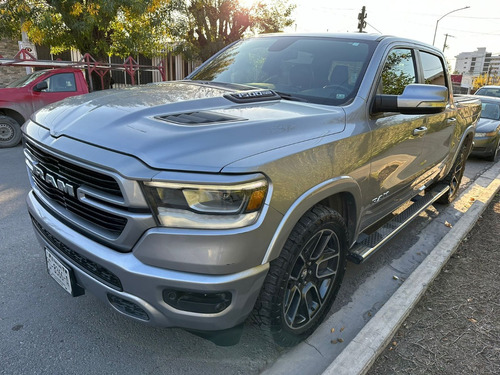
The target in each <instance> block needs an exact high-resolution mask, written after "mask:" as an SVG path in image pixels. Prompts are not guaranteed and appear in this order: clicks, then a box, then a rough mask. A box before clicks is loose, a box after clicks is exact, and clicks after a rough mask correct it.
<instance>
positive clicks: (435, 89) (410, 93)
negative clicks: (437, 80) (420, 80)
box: [373, 83, 448, 115]
mask: <svg viewBox="0 0 500 375" xmlns="http://www.w3.org/2000/svg"><path fill="white" fill-rule="evenodd" d="M447 104H448V89H447V88H446V87H445V86H439V85H424V84H417V83H414V84H411V85H408V86H406V88H405V89H404V91H403V93H402V94H401V95H376V96H375V102H374V103H373V112H401V113H403V114H407V115H414V114H415V115H417V114H429V113H439V112H442V111H444V109H445V108H446V105H447Z"/></svg>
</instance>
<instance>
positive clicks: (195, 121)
mask: <svg viewBox="0 0 500 375" xmlns="http://www.w3.org/2000/svg"><path fill="white" fill-rule="evenodd" d="M157 119H159V120H163V121H166V122H171V123H173V124H177V125H211V124H214V123H221V122H235V121H244V120H246V119H244V118H241V117H234V116H228V115H225V114H221V113H217V112H207V111H206V112H190V113H179V114H176V115H166V116H159V117H157Z"/></svg>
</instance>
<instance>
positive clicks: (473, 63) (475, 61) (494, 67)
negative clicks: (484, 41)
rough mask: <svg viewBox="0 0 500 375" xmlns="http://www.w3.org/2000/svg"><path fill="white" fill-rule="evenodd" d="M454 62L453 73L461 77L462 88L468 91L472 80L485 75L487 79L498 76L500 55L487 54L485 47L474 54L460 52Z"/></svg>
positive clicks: (499, 72) (499, 74)
mask: <svg viewBox="0 0 500 375" xmlns="http://www.w3.org/2000/svg"><path fill="white" fill-rule="evenodd" d="M455 58H456V59H457V60H456V62H455V70H454V73H455V74H458V75H462V76H463V79H462V85H461V86H462V87H464V88H467V89H468V90H470V89H471V88H472V85H473V82H474V79H475V78H477V77H479V76H481V75H483V74H484V75H486V76H487V77H498V76H500V54H493V53H491V52H487V51H486V48H485V47H481V48H478V49H477V50H476V51H474V52H461V53H459V54H458V56H455Z"/></svg>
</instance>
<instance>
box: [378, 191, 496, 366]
mask: <svg viewBox="0 0 500 375" xmlns="http://www.w3.org/2000/svg"><path fill="white" fill-rule="evenodd" d="M368 374H369V375H378V374H384V375H387V374H412V375H413V374H440V375H442V374H453V375H456V374H500V194H497V195H496V196H495V198H494V200H493V201H492V203H491V204H490V205H489V207H488V208H487V209H486V211H485V212H484V214H483V215H482V217H481V218H480V219H479V221H478V222H477V224H476V225H475V227H474V228H473V229H472V230H471V232H470V233H469V234H468V236H467V237H466V238H465V239H464V240H463V241H462V243H461V244H460V246H459V248H458V249H457V251H456V253H455V254H454V255H453V256H452V258H451V259H450V261H449V262H448V263H447V264H446V265H445V266H444V268H443V270H442V271H441V273H440V275H439V276H438V277H437V278H436V279H435V280H434V282H433V283H432V285H431V286H430V287H429V289H428V290H427V292H426V293H425V295H424V296H423V297H422V299H421V300H420V301H419V303H418V304H417V306H416V307H415V309H414V310H413V311H412V312H411V314H410V315H409V316H408V318H407V319H406V321H405V322H404V324H403V325H402V327H401V328H400V329H399V330H398V332H397V333H396V335H395V336H394V337H393V338H392V339H391V342H390V344H389V345H388V346H387V348H385V350H384V351H383V352H382V354H381V355H380V356H379V357H378V359H377V360H376V362H375V363H374V365H373V366H372V368H371V369H370V371H369V372H368Z"/></svg>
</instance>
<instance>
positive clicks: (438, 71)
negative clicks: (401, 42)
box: [420, 51, 446, 86]
mask: <svg viewBox="0 0 500 375" xmlns="http://www.w3.org/2000/svg"><path fill="white" fill-rule="evenodd" d="M420 59H421V61H422V69H423V73H424V83H425V84H427V85H441V86H446V75H445V73H444V67H443V62H442V61H441V58H440V57H439V56H436V55H433V54H431V53H427V52H423V51H420Z"/></svg>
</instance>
